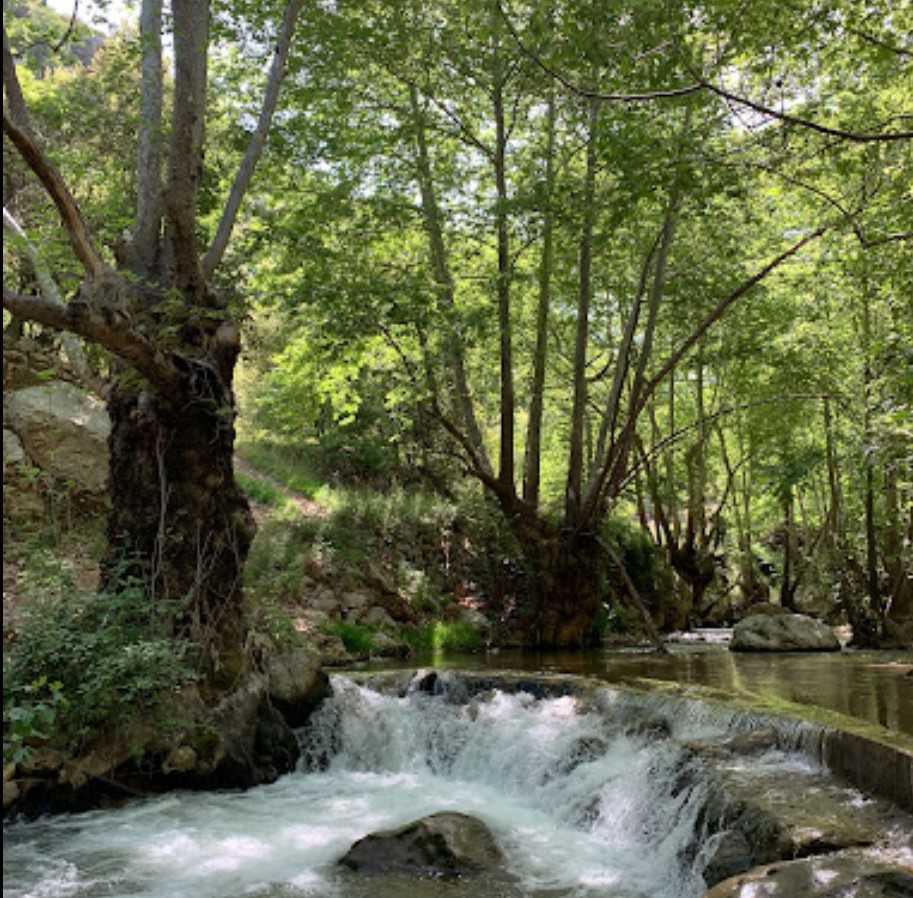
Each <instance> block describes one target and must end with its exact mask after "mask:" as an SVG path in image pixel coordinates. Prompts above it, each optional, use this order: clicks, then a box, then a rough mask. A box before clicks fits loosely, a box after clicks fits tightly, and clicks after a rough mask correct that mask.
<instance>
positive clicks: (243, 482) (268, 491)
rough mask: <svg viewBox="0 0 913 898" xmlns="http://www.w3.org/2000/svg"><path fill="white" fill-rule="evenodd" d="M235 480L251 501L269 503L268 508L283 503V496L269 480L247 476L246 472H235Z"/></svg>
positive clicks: (279, 505)
mask: <svg viewBox="0 0 913 898" xmlns="http://www.w3.org/2000/svg"><path fill="white" fill-rule="evenodd" d="M235 480H236V481H237V482H238V486H240V487H241V489H242V490H244V494H245V495H246V496H247V498H248V499H250V500H252V501H253V502H259V503H260V504H261V505H269V506H270V508H281V507H282V506H283V505H284V504H285V496H283V495H282V493H281V492H280V491H279V490H278V489H277V488H276V487H275V486H273V484H271V483H269V481H266V480H258V479H257V478H256V477H248V476H247V474H241V473H237V474H235Z"/></svg>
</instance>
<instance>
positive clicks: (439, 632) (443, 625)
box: [403, 620, 484, 655]
mask: <svg viewBox="0 0 913 898" xmlns="http://www.w3.org/2000/svg"><path fill="white" fill-rule="evenodd" d="M403 638H404V639H405V640H406V642H407V643H408V644H409V645H410V646H411V647H412V648H413V649H414V650H415V651H416V652H420V653H430V654H433V655H441V654H461V653H463V654H465V653H471V652H478V651H481V649H482V648H483V646H484V639H483V636H482V633H481V632H480V631H479V629H478V628H477V627H474V626H472V624H469V623H466V622H465V621H450V620H434V621H429V622H428V623H427V624H424V625H423V626H421V627H413V628H406V629H405V630H404V631H403Z"/></svg>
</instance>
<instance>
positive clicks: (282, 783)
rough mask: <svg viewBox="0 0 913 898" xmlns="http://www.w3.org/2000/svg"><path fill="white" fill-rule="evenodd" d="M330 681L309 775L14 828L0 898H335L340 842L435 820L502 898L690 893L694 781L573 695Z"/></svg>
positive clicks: (342, 896)
mask: <svg viewBox="0 0 913 898" xmlns="http://www.w3.org/2000/svg"><path fill="white" fill-rule="evenodd" d="M333 688H334V698H333V700H332V701H330V702H327V703H325V705H324V707H323V708H322V709H321V710H320V711H319V712H318V713H317V715H315V718H314V719H313V722H312V725H311V726H310V728H309V732H308V734H307V735H306V736H305V737H304V740H305V744H304V748H305V754H306V756H307V757H310V758H311V759H320V758H322V759H323V760H324V761H326V760H329V764H328V766H327V767H326V769H325V770H323V771H322V772H315V773H306V772H303V771H302V772H297V773H294V774H291V775H289V776H285V777H283V778H282V779H280V780H279V781H278V782H276V783H274V784H272V785H270V786H264V787H261V788H257V789H252V790H250V791H248V792H243V793H241V792H222V793H177V794H172V795H168V796H164V797H160V798H155V799H150V800H145V801H141V802H136V803H133V804H130V805H128V806H126V807H124V808H121V809H119V810H115V811H98V812H92V813H88V814H81V815H74V816H63V817H57V818H52V819H49V820H43V821H37V822H34V823H28V824H17V825H15V826H13V827H11V828H9V829H8V831H7V832H5V834H4V843H5V844H4V874H3V883H4V884H3V896H4V898H100V896H107V898H128V896H129V898H138V896H142V898H241V896H247V898H253V896H256V898H266V896H270V898H279V896H283V898H286V896H321V898H322V896H329V898H349V896H350V895H351V894H352V891H351V888H352V882H351V880H348V881H347V880H346V879H345V878H344V876H343V877H341V876H340V874H339V872H338V868H337V867H336V861H337V860H338V859H339V858H340V857H341V856H342V855H343V854H344V853H345V852H346V850H347V849H348V848H349V846H350V845H351V844H352V842H353V841H355V840H356V839H358V838H360V837H362V836H364V835H365V834H366V833H368V832H371V831H374V830H377V829H385V828H390V827H394V826H398V825H401V824H403V823H406V822H408V821H410V820H413V819H415V818H417V817H421V816H423V815H425V814H429V813H433V812H436V811H441V810H459V811H462V812H465V813H468V814H473V815H475V816H477V817H479V818H481V819H482V820H484V821H485V822H486V823H487V824H488V826H489V827H490V828H491V829H492V831H493V832H494V834H495V836H496V838H497V839H498V842H499V844H500V845H501V847H502V849H503V851H504V853H505V855H506V858H507V862H508V866H509V871H510V873H511V874H512V875H513V876H515V877H516V880H517V882H518V886H517V889H516V890H515V891H513V892H511V894H512V895H515V894H519V895H533V894H537V895H538V894H544V892H545V891H547V893H548V894H549V895H555V896H558V895H566V896H570V895H574V896H581V898H583V896H586V898H597V896H598V898H629V896H631V898H693V896H696V895H699V894H701V892H702V891H703V881H702V880H701V879H700V877H699V876H698V875H696V874H695V873H693V872H692V869H691V867H692V864H691V860H690V858H689V857H688V851H687V848H688V845H689V843H690V842H691V840H692V836H693V832H694V821H695V817H696V814H697V811H698V808H699V805H700V801H701V795H700V794H699V790H700V786H695V785H693V784H694V782H695V781H696V780H695V778H694V777H693V776H689V771H688V769H687V763H688V762H687V760H686V757H687V756H686V755H685V754H684V753H682V752H681V751H680V749H679V748H677V747H676V746H675V744H674V743H673V742H671V741H669V740H656V738H655V736H650V735H640V736H637V735H631V734H630V733H627V732H626V731H625V730H623V729H621V728H619V727H618V726H617V725H615V724H613V722H612V721H611V719H609V718H607V717H606V716H605V715H604V714H599V713H594V712H587V711H586V710H584V709H581V708H580V707H578V704H577V701H576V700H575V699H574V698H572V697H564V698H552V699H542V700H538V701H537V700H535V699H533V697H532V696H530V695H528V694H525V693H518V694H513V695H511V694H505V693H502V692H498V691H495V692H493V693H491V694H489V695H487V696H485V697H482V698H476V699H474V700H473V701H471V702H470V703H468V704H452V703H449V702H448V701H447V697H446V696H429V695H425V694H414V695H410V696H406V697H396V696H390V695H382V694H380V693H378V692H374V691H371V690H370V689H366V688H363V687H360V686H358V685H356V684H354V683H352V682H351V681H349V680H347V679H344V678H342V677H334V678H333ZM400 894H402V893H400ZM454 894H456V893H454ZM460 894H463V895H476V894H481V893H477V892H473V891H471V890H470V891H464V892H462V893H460Z"/></svg>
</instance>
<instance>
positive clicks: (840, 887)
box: [704, 851, 913, 898]
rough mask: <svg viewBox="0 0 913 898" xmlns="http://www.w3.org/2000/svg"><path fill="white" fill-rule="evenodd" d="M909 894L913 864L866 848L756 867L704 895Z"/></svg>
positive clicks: (900, 897)
mask: <svg viewBox="0 0 913 898" xmlns="http://www.w3.org/2000/svg"><path fill="white" fill-rule="evenodd" d="M850 895H852V896H853V898H910V896H913V868H910V867H908V866H901V865H899V864H893V863H890V862H887V861H884V860H880V859H879V858H878V857H877V856H876V855H874V854H869V853H866V852H864V851H844V852H840V853H838V854H831V855H825V856H823V857H809V858H803V859H801V860H796V861H785V862H778V863H774V864H767V865H765V866H763V867H757V868H755V869H754V870H750V871H748V872H747V873H743V874H741V875H739V876H733V877H732V878H730V879H727V880H725V881H723V882H721V883H719V884H718V885H716V886H714V887H713V888H712V889H710V890H709V891H708V892H706V893H705V894H704V898H748V896H751V898H800V896H801V898H845V896H850Z"/></svg>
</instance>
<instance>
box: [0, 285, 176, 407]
mask: <svg viewBox="0 0 913 898" xmlns="http://www.w3.org/2000/svg"><path fill="white" fill-rule="evenodd" d="M3 308H4V309H6V310H7V311H8V312H10V313H11V314H12V315H15V316H16V317H18V318H24V319H26V320H27V321H35V322H37V323H38V324H43V325H45V327H51V328H54V329H55V330H59V331H69V332H70V333H72V334H77V335H78V336H80V337H84V338H85V339H87V340H92V341H93V342H95V343H98V344H99V345H100V346H103V347H104V348H105V349H107V350H108V351H109V352H112V353H113V354H114V355H116V356H118V357H119V358H121V359H123V360H124V361H126V362H129V363H130V364H131V365H132V366H133V367H134V368H136V370H137V371H139V372H140V374H142V375H144V376H145V377H146V378H147V379H148V380H149V381H151V382H152V383H154V384H155V385H156V386H158V387H161V388H162V389H165V390H169V389H171V388H172V387H173V386H174V385H175V384H176V383H177V380H178V372H177V371H176V369H175V368H174V367H173V366H172V365H171V364H170V362H169V361H168V360H167V359H166V358H165V356H164V355H163V354H162V353H161V352H160V351H159V350H157V349H156V348H155V347H154V346H153V345H152V343H150V342H149V341H148V340H147V339H146V338H145V337H143V336H141V335H139V334H137V333H135V332H134V331H133V330H132V329H131V328H129V327H126V326H122V325H121V324H120V323H119V322H118V321H117V320H116V319H115V318H114V317H113V316H112V315H110V314H109V313H108V311H107V310H101V311H99V310H97V309H93V308H92V307H91V306H89V305H88V304H86V303H84V302H80V301H74V302H70V303H68V304H66V305H64V304H63V303H59V302H56V301H55V300H51V299H47V298H45V297H39V296H24V295H23V294H21V293H16V292H14V291H12V290H8V289H7V288H6V287H4V288H3Z"/></svg>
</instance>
